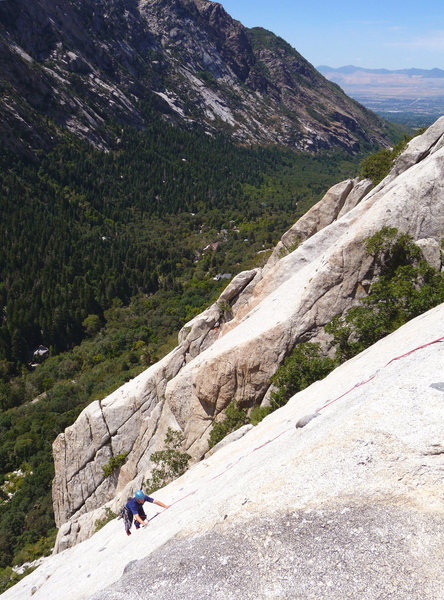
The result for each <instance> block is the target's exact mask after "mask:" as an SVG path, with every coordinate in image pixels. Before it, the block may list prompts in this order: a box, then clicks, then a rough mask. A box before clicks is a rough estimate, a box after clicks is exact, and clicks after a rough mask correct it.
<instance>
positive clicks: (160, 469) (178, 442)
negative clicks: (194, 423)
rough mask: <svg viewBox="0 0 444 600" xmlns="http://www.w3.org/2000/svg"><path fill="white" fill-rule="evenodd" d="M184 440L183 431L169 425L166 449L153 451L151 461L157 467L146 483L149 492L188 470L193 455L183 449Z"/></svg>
mask: <svg viewBox="0 0 444 600" xmlns="http://www.w3.org/2000/svg"><path fill="white" fill-rule="evenodd" d="M183 440H184V436H183V434H182V432H181V431H175V430H173V429H171V427H168V431H167V434H166V436H165V441H164V443H165V449H164V450H158V451H157V452H153V453H152V455H151V462H152V463H154V464H155V465H156V467H154V469H153V470H152V472H151V477H150V478H149V479H147V481H145V484H144V487H145V488H146V489H147V493H148V494H150V493H152V492H155V491H156V490H158V489H159V488H161V487H164V486H165V485H167V484H168V483H170V482H171V481H173V480H174V479H176V478H177V477H180V475H182V474H183V473H185V471H186V470H187V468H188V463H189V461H190V459H191V456H190V455H189V454H187V453H186V452H182V451H181V448H182V444H183Z"/></svg>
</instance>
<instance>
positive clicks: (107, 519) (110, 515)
mask: <svg viewBox="0 0 444 600" xmlns="http://www.w3.org/2000/svg"><path fill="white" fill-rule="evenodd" d="M116 517H117V515H116V514H114V513H113V511H112V510H111V509H110V508H109V506H107V507H106V508H105V516H104V517H103V518H102V519H97V520H96V522H95V523H94V526H95V529H94V531H95V532H97V531H99V530H100V529H102V527H105V525H106V524H107V523H109V522H110V521H112V520H113V519H115V518H116Z"/></svg>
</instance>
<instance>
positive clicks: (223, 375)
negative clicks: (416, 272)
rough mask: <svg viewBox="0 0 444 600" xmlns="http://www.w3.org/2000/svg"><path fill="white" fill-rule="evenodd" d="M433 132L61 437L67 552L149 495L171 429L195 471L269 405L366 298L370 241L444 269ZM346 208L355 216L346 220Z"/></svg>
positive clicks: (438, 130)
mask: <svg viewBox="0 0 444 600" xmlns="http://www.w3.org/2000/svg"><path fill="white" fill-rule="evenodd" d="M432 133H433V135H432V134H431V133H430V130H429V131H428V132H427V133H426V134H425V135H423V136H421V137H420V138H417V139H415V140H414V141H413V143H411V145H409V146H408V147H407V149H406V152H405V153H404V154H403V155H402V156H401V157H400V162H398V163H397V165H395V169H397V170H398V171H399V172H398V175H396V176H395V177H394V176H393V175H389V176H388V178H387V179H386V180H385V183H384V182H382V183H381V184H380V185H379V186H377V187H376V188H374V189H373V190H371V191H370V192H368V193H367V194H366V195H364V197H362V195H363V193H365V192H364V191H363V190H367V189H368V183H367V182H358V181H356V180H351V181H347V182H344V183H342V184H340V185H338V186H335V187H334V188H333V189H332V190H330V191H329V192H328V193H327V194H326V196H325V198H324V199H323V200H321V202H320V203H319V205H318V206H316V207H314V208H313V209H312V211H310V213H307V215H306V216H305V217H303V218H302V219H300V221H299V222H298V224H296V226H295V228H294V231H297V232H301V233H300V235H301V236H304V235H305V236H306V239H305V240H302V241H301V243H300V245H299V246H298V247H297V248H296V249H294V250H293V251H291V247H289V246H288V241H287V240H288V237H289V235H288V234H286V236H284V238H283V239H284V240H285V243H284V242H282V243H281V248H284V249H285V253H287V252H289V251H290V253H289V254H286V255H285V256H283V257H282V258H279V256H280V253H274V254H273V256H272V257H271V258H270V263H269V264H268V265H267V266H266V267H265V268H264V269H263V270H253V271H250V272H247V273H242V274H240V275H238V276H237V277H236V278H235V279H234V280H233V282H231V284H230V285H229V286H228V287H227V288H226V290H225V291H224V293H223V294H222V296H221V298H220V299H219V301H218V302H216V303H215V304H214V305H213V306H211V307H210V308H208V309H207V310H206V311H205V312H204V313H202V314H201V315H199V316H197V317H196V318H195V319H193V321H191V322H190V323H188V324H187V325H186V326H185V327H184V328H183V330H182V332H181V334H180V337H179V345H178V347H177V348H176V349H175V350H174V351H173V352H171V353H170V354H169V355H168V356H166V357H165V358H164V359H163V360H162V361H160V362H159V363H157V364H156V365H153V366H152V367H150V368H149V369H148V370H147V371H145V372H144V373H142V374H141V375H139V377H137V378H136V379H134V380H133V381H131V382H128V383H127V384H125V385H124V386H122V387H121V388H120V389H119V390H117V391H116V392H114V393H113V394H111V395H110V396H108V397H107V398H105V399H104V400H103V401H101V402H95V403H93V404H92V405H90V406H89V407H87V408H86V409H85V410H84V411H83V412H82V414H81V415H80V416H79V418H78V420H77V421H76V423H74V424H73V425H72V426H71V427H69V428H68V429H67V430H66V431H65V433H64V434H62V435H60V436H59V437H58V438H57V440H56V441H55V443H54V460H55V469H56V474H55V479H54V485H53V495H54V510H55V514H56V519H57V524H58V526H61V525H62V524H63V523H64V522H65V521H67V520H68V519H69V520H71V522H72V525H71V526H65V528H64V529H61V530H60V533H59V539H58V548H59V549H60V548H63V547H65V546H66V545H71V544H72V543H75V542H76V541H80V540H81V539H85V537H88V535H90V533H91V529H92V523H94V520H95V519H96V518H97V516H98V514H100V511H101V510H102V509H97V510H95V511H94V510H93V509H94V508H96V507H98V506H100V505H101V504H103V503H105V502H107V501H108V502H109V506H111V507H112V508H113V509H116V508H117V507H118V506H119V505H120V503H121V502H122V499H125V498H126V497H127V495H128V494H129V493H130V492H131V491H132V490H133V489H134V488H135V487H137V486H139V485H141V482H142V480H143V478H144V477H146V476H147V475H148V474H149V472H150V456H151V454H152V452H153V451H155V450H157V449H159V448H161V447H162V446H163V442H164V438H165V434H166V431H167V429H168V427H173V428H174V429H180V430H181V431H182V432H183V434H184V437H185V445H184V447H185V449H186V451H187V452H188V453H189V454H190V455H191V456H192V458H193V461H198V460H199V459H201V457H202V456H203V455H204V454H205V452H206V451H207V450H208V442H207V439H208V435H209V431H210V428H211V425H212V423H213V421H214V420H215V419H216V420H217V419H218V418H220V416H222V414H223V411H224V409H225V408H226V407H227V406H228V404H229V403H230V402H232V401H233V400H237V401H238V402H239V403H240V404H241V405H242V406H244V407H251V406H253V405H255V404H259V403H260V402H261V401H262V399H263V398H264V396H265V394H266V392H267V389H268V387H269V385H270V377H271V376H272V375H273V374H274V373H275V371H276V369H277V368H278V366H279V364H280V363H281V362H282V360H283V358H284V357H285V356H286V355H287V354H288V352H289V351H290V350H291V349H292V348H293V347H294V346H295V344H297V343H298V342H300V341H306V340H308V339H312V338H313V337H315V336H316V335H317V334H318V333H319V332H320V331H322V327H323V326H324V325H325V324H326V323H327V322H328V321H329V320H331V319H332V317H334V316H335V315H337V314H340V313H342V312H344V311H345V310H346V309H347V308H349V307H350V306H351V305H352V304H353V302H354V301H355V299H356V298H357V297H359V296H360V295H362V293H365V291H363V290H365V288H366V286H367V288H368V283H369V281H371V277H372V276H373V258H372V257H371V256H369V255H368V254H367V253H366V250H365V241H366V239H367V238H368V237H369V236H370V235H372V234H374V233H376V232H378V231H379V230H380V229H381V228H382V227H384V226H386V225H389V226H391V227H397V228H398V229H399V230H400V231H401V232H405V233H409V234H410V235H411V236H412V238H413V239H414V240H417V241H418V244H419V246H420V247H421V249H422V252H423V254H424V256H426V257H430V259H431V260H433V264H434V266H436V267H441V266H442V264H441V261H442V258H441V255H440V251H439V248H440V244H441V239H442V237H443V235H444V183H443V182H444V177H443V175H444V148H443V147H440V145H439V143H437V142H438V141H439V140H440V139H441V136H442V135H443V133H444V118H441V119H440V120H439V121H438V122H437V123H436V124H435V125H434V127H433V130H432ZM412 146H414V147H415V152H414V156H416V155H417V152H422V153H423V155H424V158H423V159H422V160H420V161H419V162H417V160H416V159H415V158H412V159H408V156H409V153H411V152H412ZM400 165H403V166H402V167H400ZM359 199H360V201H359ZM349 200H350V206H354V208H352V209H350V210H349V211H348V212H345V210H344V207H346V206H347V202H348V201H349ZM298 235H299V233H298ZM244 295H245V297H244V298H243V296H244ZM122 452H128V457H127V462H126V464H125V465H124V466H123V467H122V468H121V469H120V471H119V472H117V473H116V474H115V475H114V476H112V477H111V478H108V479H105V478H104V475H103V471H102V467H103V466H104V465H106V463H107V462H108V460H109V458H110V457H111V456H116V455H118V454H120V453H122ZM92 510H93V512H90V511H92ZM68 530H69V532H68ZM64 532H65V533H66V532H68V534H67V535H65V536H64V535H63V533H64Z"/></svg>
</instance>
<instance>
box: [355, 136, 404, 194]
mask: <svg viewBox="0 0 444 600" xmlns="http://www.w3.org/2000/svg"><path fill="white" fill-rule="evenodd" d="M409 139H411V138H408V137H404V138H403V139H402V140H401V141H399V142H398V143H397V144H396V146H395V147H394V148H392V149H391V150H390V149H388V148H382V149H381V150H378V152H375V153H373V154H370V155H369V156H367V157H366V158H365V159H364V160H363V161H362V162H361V166H360V170H359V176H360V177H362V178H365V179H371V181H373V183H374V184H375V185H377V184H378V183H379V182H380V181H382V180H383V179H384V177H386V176H387V175H388V174H389V173H390V170H391V168H392V166H393V163H394V162H395V160H396V159H397V158H398V156H399V155H400V154H401V152H402V151H403V150H404V148H405V147H406V145H407V142H408V141H409Z"/></svg>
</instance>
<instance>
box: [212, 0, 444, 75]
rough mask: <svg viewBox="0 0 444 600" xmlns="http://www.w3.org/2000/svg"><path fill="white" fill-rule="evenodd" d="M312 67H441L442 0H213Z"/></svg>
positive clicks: (443, 40) (443, 49) (443, 64)
mask: <svg viewBox="0 0 444 600" xmlns="http://www.w3.org/2000/svg"><path fill="white" fill-rule="evenodd" d="M219 1H220V3H221V4H222V5H223V7H224V8H225V10H226V11H227V12H228V13H229V14H230V15H231V16H232V17H233V18H235V19H237V20H239V21H241V23H243V24H244V25H245V26H246V27H255V26H261V27H265V28H266V29H270V30H271V31H273V32H274V33H276V34H277V35H280V36H281V37H283V38H284V39H285V40H286V41H287V42H289V43H290V44H291V45H292V46H293V47H294V48H296V50H297V51H298V52H300V53H301V54H302V55H303V56H304V57H305V58H306V59H307V60H308V61H310V62H311V63H312V64H313V65H314V66H318V65H329V66H331V67H341V66H344V65H351V64H353V65H357V66H361V67H365V68H370V69H372V68H386V69H403V68H410V67H416V68H422V69H432V68H434V67H438V68H441V69H444V0H422V1H419V0H368V1H366V2H360V0H353V1H352V0H303V1H302V0H219Z"/></svg>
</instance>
